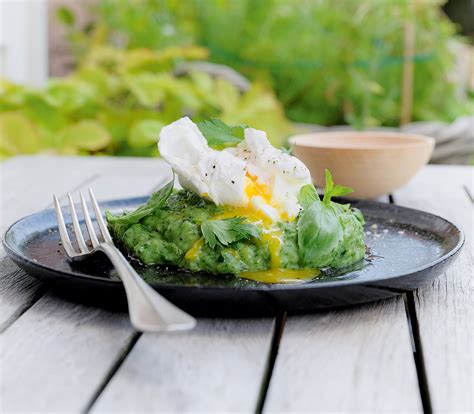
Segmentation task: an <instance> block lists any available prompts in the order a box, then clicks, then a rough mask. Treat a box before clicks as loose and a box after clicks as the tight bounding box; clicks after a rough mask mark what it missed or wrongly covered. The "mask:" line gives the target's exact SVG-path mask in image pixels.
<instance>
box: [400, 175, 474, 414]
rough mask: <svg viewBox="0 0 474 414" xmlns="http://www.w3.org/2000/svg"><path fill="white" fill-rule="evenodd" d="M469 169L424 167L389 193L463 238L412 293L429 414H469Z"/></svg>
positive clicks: (470, 322) (471, 304)
mask: <svg viewBox="0 0 474 414" xmlns="http://www.w3.org/2000/svg"><path fill="white" fill-rule="evenodd" d="M473 180H474V169H473V168H470V167H454V166H449V167H447V166H430V167H429V168H427V169H424V170H423V171H421V172H420V173H419V174H418V175H417V176H416V177H415V179H414V180H413V181H412V182H411V183H410V184H409V185H407V186H406V187H405V188H403V189H401V190H399V191H397V192H396V193H395V201H396V203H397V204H400V205H405V206H408V207H412V208H418V209H421V210H426V211H429V212H432V213H435V214H439V215H441V216H443V217H445V218H447V219H448V220H451V221H452V222H453V223H455V224H457V225H458V226H459V227H460V228H461V229H463V231H464V232H465V236H466V243H465V246H464V248H463V250H462V252H461V254H460V256H459V258H458V259H457V261H456V262H455V263H454V264H453V265H452V266H451V267H450V268H449V269H448V271H447V272H446V273H445V274H444V275H443V276H441V277H440V278H439V279H438V280H435V281H433V283H431V284H430V285H428V286H425V287H422V288H420V289H418V291H417V292H415V296H414V297H415V305H416V316H417V319H418V325H419V331H420V341H421V345H422V351H423V356H424V365H425V371H426V376H427V381H428V388H429V394H430V400H431V405H432V408H433V412H457V413H461V412H463V413H472V412H473V411H474V407H473V400H472V398H473V397H472V396H473V377H474V371H473V352H472V351H473V342H472V341H473V320H474V319H473V318H474V312H473V302H472V292H473V273H472V271H473V268H474V266H473V264H474V263H473V232H474V228H473V213H474V212H473V204H472V201H471V200H470V199H469V197H468V194H467V193H466V191H465V188H468V189H469V191H470V193H471V194H474V192H473Z"/></svg>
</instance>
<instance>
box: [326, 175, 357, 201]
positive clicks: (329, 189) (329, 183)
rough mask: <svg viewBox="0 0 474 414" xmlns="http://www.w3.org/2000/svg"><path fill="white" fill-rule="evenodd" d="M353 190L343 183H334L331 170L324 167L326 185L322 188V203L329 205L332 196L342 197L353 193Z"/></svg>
mask: <svg viewBox="0 0 474 414" xmlns="http://www.w3.org/2000/svg"><path fill="white" fill-rule="evenodd" d="M353 192H354V190H353V189H352V188H349V187H345V186H343V185H334V181H333V180H332V175H331V172H330V171H329V170H328V169H327V168H326V187H325V188H324V197H323V203H324V204H326V205H329V204H330V202H331V198H332V197H342V196H344V195H346V194H349V193H353Z"/></svg>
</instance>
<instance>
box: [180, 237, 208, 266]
mask: <svg viewBox="0 0 474 414" xmlns="http://www.w3.org/2000/svg"><path fill="white" fill-rule="evenodd" d="M202 246H204V239H203V238H202V237H201V238H200V239H198V240H196V241H195V242H194V244H193V245H192V246H191V248H190V249H189V250H188V251H187V252H186V254H185V255H184V258H185V259H186V260H194V259H195V258H196V257H197V256H198V255H199V253H201V249H202Z"/></svg>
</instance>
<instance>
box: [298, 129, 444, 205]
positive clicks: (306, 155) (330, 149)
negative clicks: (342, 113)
mask: <svg viewBox="0 0 474 414" xmlns="http://www.w3.org/2000/svg"><path fill="white" fill-rule="evenodd" d="M290 143H291V144H293V145H294V149H293V153H294V154H295V155H296V156H297V157H298V158H300V159H301V160H302V161H303V162H304V163H305V164H306V166H307V167H308V168H309V170H310V171H311V175H312V177H313V180H314V182H315V184H316V185H317V186H318V187H324V182H325V178H324V170H325V169H326V168H328V169H329V170H330V171H331V173H332V175H333V178H334V182H335V183H336V184H342V185H346V186H348V187H351V188H353V189H354V193H352V194H351V195H350V197H354V198H376V197H380V196H382V195H384V194H388V193H390V192H392V191H393V190H395V189H397V188H400V187H401V186H403V185H405V184H406V183H407V182H408V181H409V180H410V179H411V178H412V177H413V176H414V175H415V174H416V173H417V172H418V171H419V170H420V169H421V168H422V167H423V166H424V165H426V163H427V162H428V161H429V159H430V157H431V154H432V152H433V149H434V144H435V141H434V139H433V138H429V137H425V136H423V135H415V134H404V133H397V132H377V131H371V132H352V131H351V132H342V131H334V132H318V133H311V134H304V135H296V136H293V137H291V138H290Z"/></svg>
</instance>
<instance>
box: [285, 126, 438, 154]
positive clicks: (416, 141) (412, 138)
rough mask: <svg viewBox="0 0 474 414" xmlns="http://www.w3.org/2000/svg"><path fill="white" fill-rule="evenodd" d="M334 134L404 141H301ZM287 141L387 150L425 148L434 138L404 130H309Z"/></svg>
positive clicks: (323, 146)
mask: <svg viewBox="0 0 474 414" xmlns="http://www.w3.org/2000/svg"><path fill="white" fill-rule="evenodd" d="M335 135H341V136H346V137H347V136H360V135H364V136H368V137H370V138H375V137H385V138H387V137H396V138H398V139H401V141H405V142H400V141H399V142H397V143H396V144H395V143H394V144H390V145H385V146H381V145H373V144H372V143H360V142H358V143H356V144H352V145H349V144H344V145H331V141H330V140H328V141H327V143H321V142H318V143H317V144H309V143H301V142H298V141H301V139H304V138H308V137H314V136H318V137H328V138H329V137H331V136H335ZM288 142H289V143H290V144H291V145H293V146H294V147H301V148H313V149H317V148H319V149H325V150H354V151H367V150H369V151H387V150H391V149H408V148H410V149H413V148H414V147H419V148H426V147H431V148H434V146H435V139H434V138H432V137H429V136H427V135H421V134H412V133H405V132H391V131H390V132H389V131H322V132H309V133H304V134H296V135H293V136H291V137H290V138H288Z"/></svg>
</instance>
